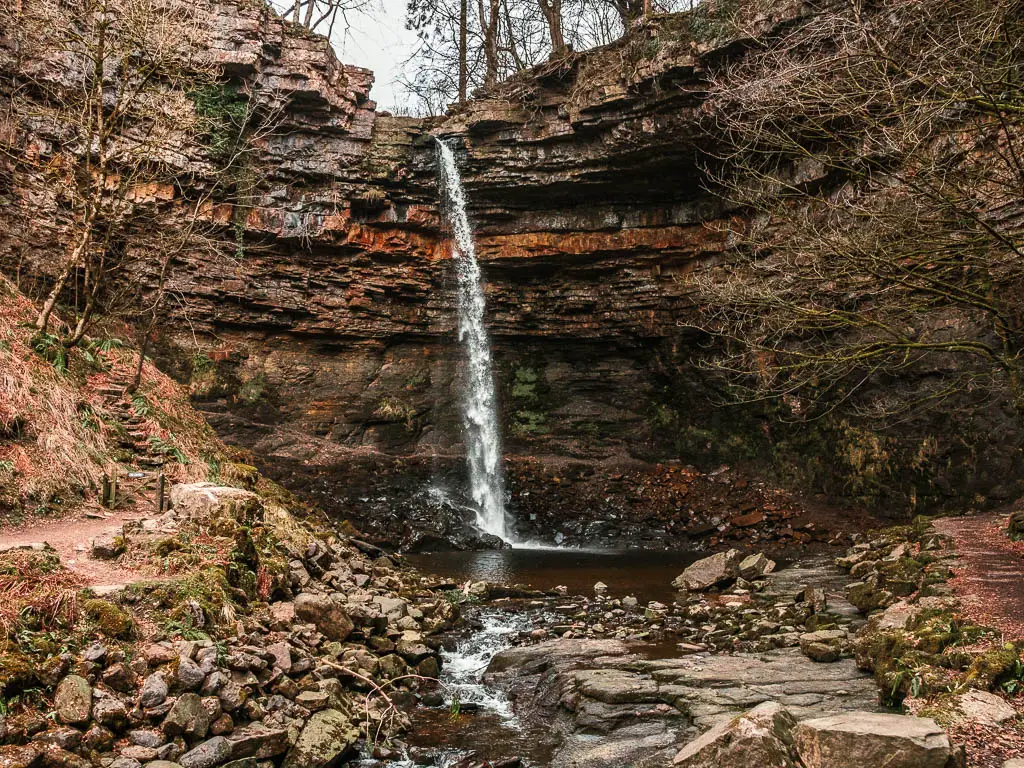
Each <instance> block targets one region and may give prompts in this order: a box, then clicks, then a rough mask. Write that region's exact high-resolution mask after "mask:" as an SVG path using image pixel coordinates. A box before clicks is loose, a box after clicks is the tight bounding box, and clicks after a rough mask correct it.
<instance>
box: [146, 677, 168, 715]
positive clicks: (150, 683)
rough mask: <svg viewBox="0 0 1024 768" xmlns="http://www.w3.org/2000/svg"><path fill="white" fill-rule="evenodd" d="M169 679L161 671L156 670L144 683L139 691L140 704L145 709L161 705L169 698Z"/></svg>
mask: <svg viewBox="0 0 1024 768" xmlns="http://www.w3.org/2000/svg"><path fill="white" fill-rule="evenodd" d="M168 693H169V689H168V688H167V681H166V680H164V676H163V675H161V674H160V673H159V672H154V673H153V674H152V675H150V676H149V677H147V678H146V680H145V681H144V682H143V683H142V690H141V691H140V692H139V704H141V705H142V707H143V708H145V709H152V708H153V707H157V706H160V705H161V704H163V703H164V701H166V700H167V694H168Z"/></svg>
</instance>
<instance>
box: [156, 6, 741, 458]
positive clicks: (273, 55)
mask: <svg viewBox="0 0 1024 768" xmlns="http://www.w3.org/2000/svg"><path fill="white" fill-rule="evenodd" d="M217 18H218V24H217V27H216V29H217V36H216V37H215V42H214V50H215V52H216V56H217V59H218V60H219V61H222V62H224V63H225V64H226V65H227V71H228V72H229V73H230V74H231V76H232V77H234V78H238V79H240V80H242V81H248V82H253V83H256V84H257V85H258V86H259V87H261V88H263V89H267V88H273V89H278V90H280V91H283V92H284V93H285V94H287V95H288V97H289V102H288V107H287V109H286V111H285V113H284V114H283V115H282V117H281V119H280V124H279V125H278V126H277V127H276V128H275V130H274V132H273V134H272V135H271V136H270V137H269V138H267V140H266V142H265V146H264V147H263V148H262V152H261V157H260V161H259V164H258V167H259V169H260V172H261V174H262V175H263V177H262V181H261V189H262V193H261V196H260V197H259V199H258V200H257V201H256V203H255V204H254V205H253V206H252V208H251V209H250V210H248V211H244V212H243V215H242V217H241V218H240V217H239V212H238V211H235V210H231V211H229V210H222V211H218V212H217V215H219V216H222V217H224V219H225V221H229V220H230V221H232V222H234V224H233V227H234V229H235V230H237V231H236V234H237V236H238V237H240V238H241V242H242V243H243V244H242V245H241V246H240V247H239V248H237V249H232V248H229V249H227V250H226V252H224V253H220V254H209V253H195V254H190V255H189V256H188V257H186V258H184V259H182V260H181V262H180V263H179V264H176V265H175V267H174V270H173V274H172V276H171V278H170V280H171V285H172V290H173V291H174V292H175V293H176V294H177V296H179V297H180V300H179V302H178V306H177V308H176V309H175V310H174V319H173V321H172V322H171V323H168V324H167V326H166V328H165V331H164V333H163V336H162V342H163V344H162V350H163V352H162V359H163V362H164V364H165V366H167V367H169V368H171V369H173V370H174V371H175V373H176V374H177V375H178V376H180V377H181V378H191V380H192V382H193V388H194V393H195V395H196V398H197V399H198V400H199V401H200V402H203V403H204V404H205V407H206V408H207V410H208V411H209V412H210V413H211V418H212V419H213V421H214V423H215V424H217V425H218V427H219V428H220V429H221V430H222V432H223V433H224V434H226V435H228V436H229V437H230V438H232V439H233V440H234V441H236V442H240V443H242V444H245V445H248V446H251V447H254V448H257V449H258V450H259V452H261V453H264V454H274V455H280V456H283V457H289V458H294V459H302V460H310V459H313V458H316V460H317V461H331V460H334V459H336V458H338V456H339V455H340V454H343V453H344V452H345V451H346V450H347V449H352V448H364V449H372V450H374V451H382V452H386V453H391V454H400V455H401V454H442V455H444V454H458V453H459V452H460V451H461V448H460V446H459V440H460V437H459V419H458V418H457V414H456V411H455V407H456V406H455V403H456V402H457V398H456V397H455V396H454V392H453V391H454V388H455V387H457V386H458V385H459V384H458V375H459V361H460V353H459V350H458V347H457V345H456V340H455V328H454V323H455V317H454V312H453V309H452V307H453V279H454V276H453V273H452V271H451V268H450V264H449V263H448V245H447V239H446V234H445V233H444V232H443V231H442V228H441V225H440V220H439V216H438V207H437V189H436V179H435V173H436V172H435V148H434V139H433V138H432V137H433V136H444V137H446V140H450V141H454V142H456V143H457V144H458V145H459V148H460V159H462V161H463V163H464V165H463V173H464V180H465V184H466V187H467V190H468V192H469V197H470V202H471V205H472V215H473V217H474V219H475V221H476V223H477V226H478V234H479V240H480V243H479V249H480V258H481V261H482V262H483V264H484V269H485V271H486V279H487V284H488V285H487V299H488V311H489V321H490V328H491V333H492V339H493V343H494V345H495V356H496V359H497V363H498V367H499V378H500V381H499V386H500V391H501V400H502V404H503V406H504V414H505V415H504V420H505V426H506V427H507V433H508V435H509V448H510V450H511V451H512V452H530V453H534V452H535V453H552V454H561V455H569V456H577V457H584V458H587V459H595V458H602V457H608V456H616V455H622V456H628V455H644V456H659V455H664V454H665V452H666V450H667V449H669V448H671V442H669V443H666V442H665V440H664V439H663V438H664V435H659V434H658V425H659V422H658V419H659V404H660V403H661V401H662V397H661V394H662V393H661V391H660V389H661V387H662V386H663V383H662V382H661V376H663V375H664V374H666V373H669V372H670V371H671V370H672V366H673V365H674V364H675V362H674V361H675V359H676V358H677V357H678V356H679V355H680V354H685V352H686V350H685V349H683V347H685V345H686V341H685V339H686V334H685V333H684V332H682V331H681V329H680V327H679V324H680V320H681V319H683V318H684V317H685V312H686V307H687V305H688V303H689V299H688V298H687V289H686V285H685V281H683V280H681V279H680V278H681V277H682V276H684V275H685V273H686V272H687V271H688V270H689V269H691V268H692V266H693V265H694V264H695V263H696V262H697V261H698V260H702V259H710V258H713V257H714V256H715V254H716V253H717V252H718V251H719V250H720V249H721V248H722V247H723V242H724V237H723V235H721V234H720V233H718V232H716V231H715V230H714V227H710V226H708V222H711V221H713V220H714V219H715V218H716V217H717V216H719V215H720V211H719V210H718V203H716V202H715V201H714V200H713V199H712V198H710V196H709V195H708V194H707V193H706V192H705V191H704V190H703V188H702V179H701V173H700V171H699V165H700V162H701V148H700V142H701V140H702V139H701V136H702V131H701V130H700V129H699V127H698V122H699V121H698V119H697V117H698V112H699V109H700V106H701V81H702V78H701V74H700V72H701V68H702V67H703V66H704V64H703V63H702V54H701V53H700V52H699V51H698V50H697V49H695V48H694V43H693V41H692V39H691V36H690V35H689V34H688V26H687V22H686V21H685V20H680V19H679V18H672V17H668V18H665V19H663V20H660V21H659V22H656V23H654V24H652V25H651V26H650V27H649V28H647V29H646V30H645V31H644V33H643V35H642V36H639V37H637V38H631V39H629V40H628V41H624V42H623V43H622V44H621V45H616V46H613V47H611V48H609V49H607V50H603V51H600V52H598V53H597V54H587V55H577V56H573V57H570V58H568V59H566V60H564V61H561V62H559V63H557V64H552V65H550V66H548V67H547V68H546V71H545V70H542V71H536V72H530V73H528V74H527V75H525V76H523V77H522V78H521V79H519V80H517V81H514V82H510V83H506V84H503V85H502V86H501V88H500V89H499V90H498V91H497V92H495V93H494V94H490V95H484V96H483V97H481V98H478V99H474V100H473V102H471V104H470V105H469V106H468V107H467V108H465V109H464V110H462V111H461V112H456V113H455V114H453V115H451V116H449V117H448V118H446V119H443V120H419V119H414V118H401V117H392V116H390V115H387V114H380V113H377V112H376V111H375V109H374V104H373V103H372V102H371V101H369V98H368V88H369V85H370V82H371V76H370V75H369V73H367V72H365V71H363V70H359V69H357V68H353V67H346V66H343V65H340V64H338V63H337V62H336V61H335V60H334V58H333V55H332V53H331V52H330V50H329V49H328V48H327V47H326V45H325V43H324V41H322V40H320V39H318V38H315V37H308V36H305V35H300V34H297V33H296V32H295V31H294V30H292V29H291V28H290V27H289V26H288V25H284V24H282V23H281V22H280V21H278V20H275V19H268V18H267V17H266V16H259V15H254V13H253V12H251V11H248V10H246V7H245V6H241V7H239V8H238V9H237V10H232V12H231V13H228V12H227V11H224V12H222V13H220V14H219V15H218V17H217ZM229 20H230V21H229ZM582 83H586V87H583V86H582V85H581V84H582ZM239 222H242V223H241V224H240V223H239Z"/></svg>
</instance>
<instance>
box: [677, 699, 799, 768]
mask: <svg viewBox="0 0 1024 768" xmlns="http://www.w3.org/2000/svg"><path fill="white" fill-rule="evenodd" d="M795 725H796V720H795V719H794V718H793V716H792V715H791V714H790V713H789V712H787V711H786V710H785V709H783V708H782V707H781V706H780V705H779V704H776V703H775V702H771V701H766V702H765V703H763V704H759V705H757V706H756V707H754V708H753V709H752V710H750V711H749V712H746V713H744V714H742V715H740V716H739V717H736V718H733V719H731V720H725V721H723V722H721V723H719V724H718V725H716V726H715V727H713V728H712V729H711V730H709V731H708V732H707V733H704V734H703V735H701V736H699V737H697V738H696V739H694V740H693V741H691V742H690V743H689V744H687V745H686V746H685V747H683V748H682V749H681V750H680V751H679V753H678V754H676V756H675V758H674V759H673V760H672V764H673V765H675V766H678V768H724V767H725V766H737V767H738V766H757V768H793V765H794V764H793V761H792V759H791V758H790V754H789V747H790V745H791V744H792V743H793V737H792V730H793V727H794V726H795Z"/></svg>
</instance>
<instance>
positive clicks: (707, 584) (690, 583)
mask: <svg viewBox="0 0 1024 768" xmlns="http://www.w3.org/2000/svg"><path fill="white" fill-rule="evenodd" d="M739 562H740V553H739V551H738V550H735V549H730V550H729V551H728V552H719V553H718V554H715V555H711V556H710V557H705V558H704V559H702V560H698V561H697V562H695V563H693V564H692V565H690V566H689V567H688V568H686V569H685V570H684V571H683V572H682V573H681V574H679V576H677V577H676V578H675V579H674V580H673V581H672V586H673V587H675V588H676V589H688V590H691V591H696V592H699V591H702V590H705V589H710V588H711V587H713V586H715V585H717V584H723V583H725V582H728V581H731V580H733V579H735V578H736V576H737V575H738V566H739Z"/></svg>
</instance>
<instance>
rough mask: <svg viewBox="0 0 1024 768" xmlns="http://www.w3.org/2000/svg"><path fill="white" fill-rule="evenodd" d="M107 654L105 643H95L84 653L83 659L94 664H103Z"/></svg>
mask: <svg viewBox="0 0 1024 768" xmlns="http://www.w3.org/2000/svg"><path fill="white" fill-rule="evenodd" d="M107 652H108V651H107V646H105V645H104V644H103V643H93V644H92V645H90V646H89V647H88V648H86V649H85V650H84V651H82V659H83V660H84V661H89V662H92V663H93V664H102V663H103V660H104V659H105V658H107Z"/></svg>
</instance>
